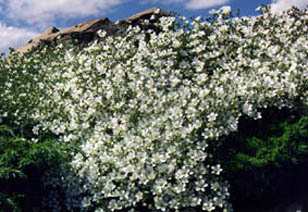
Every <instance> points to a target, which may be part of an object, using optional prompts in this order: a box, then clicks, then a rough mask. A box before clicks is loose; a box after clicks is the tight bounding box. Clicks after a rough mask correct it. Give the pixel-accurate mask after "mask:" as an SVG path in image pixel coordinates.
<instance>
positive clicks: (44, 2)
mask: <svg viewBox="0 0 308 212" xmlns="http://www.w3.org/2000/svg"><path fill="white" fill-rule="evenodd" d="M268 4H270V5H272V8H273V11H274V12H280V11H283V10H285V9H288V8H290V7H291V6H292V5H295V6H297V7H299V8H301V9H304V8H306V7H307V5H308V1H307V0H0V32H1V33H0V52H7V51H8V47H13V48H18V47H19V46H21V45H23V44H25V43H26V42H27V41H28V40H30V39H31V38H33V37H35V36H37V35H38V34H40V33H41V32H42V31H44V30H45V29H47V28H49V27H51V26H55V27H57V28H59V29H64V28H67V27H71V26H73V25H75V24H78V23H82V22H84V21H87V20H90V19H95V18H103V17H108V18H109V19H110V20H112V21H117V20H121V19H124V18H127V17H129V16H131V15H134V14H136V13H138V12H141V11H143V10H146V9H149V8H151V7H154V6H157V7H159V8H161V9H163V10H166V11H176V12H177V13H179V14H181V15H184V16H186V17H190V16H203V17H206V16H208V15H209V14H208V13H209V11H210V10H211V9H218V8H220V7H222V6H225V5H229V6H231V8H232V10H233V11H234V12H235V11H236V10H237V9H239V10H240V12H241V15H243V16H254V15H257V13H256V12H255V9H256V8H257V7H258V6H260V5H268Z"/></svg>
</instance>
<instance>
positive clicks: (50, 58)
mask: <svg viewBox="0 0 308 212" xmlns="http://www.w3.org/2000/svg"><path fill="white" fill-rule="evenodd" d="M259 9H260V11H261V15H260V16H257V17H242V18H238V17H233V16H232V14H231V10H230V8H229V7H222V8H221V9H220V10H218V11H214V10H213V11H211V14H212V16H211V18H209V19H207V20H204V19H203V18H200V17H197V18H195V19H194V20H193V22H189V21H187V20H185V18H184V17H180V18H179V20H177V19H176V18H175V17H161V18H159V19H158V17H155V16H153V17H152V18H153V19H155V18H157V27H158V28H159V29H161V31H160V32H157V31H152V30H151V29H150V28H146V27H145V29H147V30H142V29H141V28H140V27H138V26H137V27H129V28H128V29H127V31H126V33H125V35H124V36H121V37H120V36H119V37H105V36H106V34H105V33H104V32H103V31H102V32H100V33H99V34H100V36H101V38H102V41H95V42H93V43H91V44H90V45H89V46H88V47H87V48H84V49H77V48H74V47H71V48H66V47H65V46H63V45H60V46H57V47H54V48H46V49H43V50H41V51H35V50H33V51H32V52H29V53H26V54H25V55H24V56H22V57H20V56H18V55H17V54H16V53H12V54H11V56H10V57H9V59H8V60H7V59H3V60H2V61H1V63H0V71H1V75H0V81H1V85H0V99H1V105H0V114H1V117H2V118H3V119H5V118H6V117H10V119H12V120H14V122H13V123H14V124H15V125H16V126H18V127H19V128H21V129H22V128H23V127H24V126H27V125H28V124H29V123H33V124H34V125H33V128H32V131H33V134H34V135H33V142H35V141H37V140H36V139H37V138H38V137H39V136H43V135H44V134H46V133H48V132H50V133H52V134H53V135H54V136H56V137H57V139H58V141H59V142H60V143H61V142H62V143H63V144H64V143H70V144H73V145H75V146H77V147H78V148H80V151H78V152H75V153H74V154H73V156H72V160H71V162H70V165H69V166H66V169H59V174H58V175H57V176H50V179H49V180H48V179H46V181H45V183H46V184H47V185H50V184H52V183H54V184H55V185H57V186H58V185H59V186H60V187H61V186H62V190H61V189H60V190H61V191H63V192H64V193H65V194H63V195H62V196H61V195H60V196H59V198H58V199H57V196H56V195H54V198H55V199H51V200H50V205H48V206H42V207H52V205H54V203H55V202H57V201H64V204H56V206H57V207H62V210H64V211H70V210H82V211H183V210H184V209H188V208H195V209H197V210H202V211H231V204H230V186H229V183H228V182H227V181H226V179H225V178H224V177H223V176H224V175H222V173H223V169H222V167H224V166H225V164H224V160H221V158H219V157H217V156H218V153H221V152H223V151H221V149H219V148H220V147H221V146H224V145H223V144H224V143H225V142H227V141H225V140H224V138H225V137H226V136H229V135H232V133H235V132H237V130H238V127H239V122H240V120H241V118H243V117H249V118H251V119H254V120H260V119H262V116H263V115H264V114H265V115H266V113H263V111H264V110H266V108H276V109H284V110H296V111H300V113H302V111H307V106H308V98H307V97H308V89H307V84H308V72H307V52H308V51H307V50H308V49H307V48H308V40H307V29H308V28H307V26H308V23H307V22H308V12H307V10H303V11H300V10H298V9H296V8H293V9H291V10H289V11H287V12H284V13H281V14H272V13H270V9H269V8H267V7H265V8H259ZM144 24H148V23H147V21H145V23H144ZM263 118H264V117H263ZM267 118H268V117H265V119H267ZM305 120H306V121H305ZM305 120H304V122H305V123H306V122H307V119H305ZM282 122H283V121H282ZM304 126H306V125H304ZM248 130H249V129H248ZM243 137H245V134H243ZM247 137H248V138H247V139H243V140H241V141H240V143H241V145H244V146H245V148H247V149H248V150H249V149H250V150H253V151H257V150H256V148H255V146H253V145H252V144H253V143H254V141H255V140H256V139H258V138H255V140H253V141H252V140H251V139H250V138H249V136H247ZM252 139H254V138H252ZM259 139H260V138H259ZM262 139H264V138H262ZM279 139H280V138H279ZM244 142H247V145H246V144H245V143H244ZM269 142H273V146H272V147H273V148H272V149H276V148H278V147H279V141H278V142H277V141H276V140H275V139H273V140H271V139H269ZM286 142H287V143H288V142H289V141H286ZM242 143H244V144H242ZM259 143H261V145H260V146H262V142H261V141H260V142H259ZM299 143H300V144H301V147H300V148H303V145H304V140H301V139H299ZM290 145H291V146H292V145H293V143H292V142H291V141H290ZM224 147H225V146H224ZM227 150H228V149H225V151H227ZM302 150H303V149H302ZM303 151H304V150H303ZM257 152H258V151H257ZM265 152H266V151H265ZM272 153H273V151H272V152H271V149H269V150H268V154H267V155H271V154H272ZM226 154H227V152H226ZM303 154H304V153H303ZM245 155H246V156H245ZM257 155H258V154H257ZM276 155H277V154H276ZM279 155H281V156H284V152H283V151H282V153H281V154H280V153H279ZM226 156H228V155H226ZM301 156H302V154H301ZM234 157H235V162H237V163H240V165H241V164H244V166H246V165H247V163H250V164H252V165H258V164H260V163H261V165H266V163H269V162H272V161H271V158H274V159H273V160H275V161H276V158H275V155H274V157H265V158H264V160H265V161H264V160H263V158H261V159H260V158H256V157H255V156H254V155H249V154H248V153H247V152H243V153H242V156H241V157H238V155H235V156H234ZM243 157H244V158H245V160H242V161H236V159H241V158H243ZM296 157H297V156H296ZM277 158H279V157H277ZM227 162H228V161H225V163H226V164H227ZM233 162H234V161H233ZM224 168H225V167H224ZM225 169H226V171H227V170H228V169H227V168H225ZM229 171H230V172H231V171H232V170H229ZM225 176H226V175H225ZM57 189H59V188H58V187H57ZM231 195H232V194H231ZM55 210H60V209H59V208H56V209H55Z"/></svg>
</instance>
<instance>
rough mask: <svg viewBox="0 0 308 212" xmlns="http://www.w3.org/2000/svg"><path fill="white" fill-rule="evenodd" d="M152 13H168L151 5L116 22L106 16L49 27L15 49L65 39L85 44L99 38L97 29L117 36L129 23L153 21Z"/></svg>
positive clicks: (27, 49)
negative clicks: (58, 26)
mask: <svg viewBox="0 0 308 212" xmlns="http://www.w3.org/2000/svg"><path fill="white" fill-rule="evenodd" d="M157 11H158V12H157ZM154 14H156V15H159V16H168V15H169V14H168V13H167V12H166V11H163V10H161V9H159V8H157V7H153V8H151V9H148V10H145V11H143V12H140V13H137V14H135V15H133V16H131V17H129V18H126V19H123V20H120V21H118V22H117V24H115V23H113V22H111V21H110V20H109V19H108V18H100V19H94V20H90V21H86V22H84V23H81V24H77V25H75V26H73V27H70V28H67V29H64V30H59V29H57V28H56V27H50V28H48V29H47V30H45V31H44V32H43V33H42V34H40V35H39V36H37V37H35V38H33V39H31V40H30V41H29V42H28V43H27V44H26V45H24V46H21V47H20V48H18V49H17V50H16V51H17V52H19V53H20V54H23V53H25V52H27V51H29V50H31V49H32V48H44V47H46V46H50V45H58V44H60V43H65V42H67V41H72V42H73V43H74V44H78V45H81V46H85V45H86V44H87V43H89V42H91V41H93V40H95V39H98V38H99V37H98V35H97V31H99V30H104V31H106V33H107V34H106V35H107V36H118V35H121V34H123V33H124V32H125V29H126V28H127V27H128V26H129V25H132V26H136V25H140V26H141V22H142V20H145V19H148V20H149V21H151V22H153V20H150V18H151V16H152V15H154ZM141 27H142V26H141ZM152 28H153V30H155V31H157V30H158V29H157V28H156V27H155V26H152Z"/></svg>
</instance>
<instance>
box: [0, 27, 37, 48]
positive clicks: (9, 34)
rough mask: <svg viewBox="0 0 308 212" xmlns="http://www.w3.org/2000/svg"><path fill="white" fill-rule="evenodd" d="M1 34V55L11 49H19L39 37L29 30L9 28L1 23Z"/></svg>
mask: <svg viewBox="0 0 308 212" xmlns="http://www.w3.org/2000/svg"><path fill="white" fill-rule="evenodd" d="M0 32H1V33H0V41H1V42H0V53H2V52H5V53H8V50H9V47H12V48H17V47H19V46H21V45H24V44H26V43H27V41H29V40H30V39H31V38H33V37H35V36H37V35H38V33H37V32H34V31H31V30H28V29H22V28H16V27H11V26H7V25H5V24H4V23H1V22H0Z"/></svg>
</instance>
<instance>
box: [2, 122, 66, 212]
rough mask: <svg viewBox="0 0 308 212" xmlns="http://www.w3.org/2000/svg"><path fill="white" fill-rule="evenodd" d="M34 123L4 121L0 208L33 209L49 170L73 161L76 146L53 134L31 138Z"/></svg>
mask: <svg viewBox="0 0 308 212" xmlns="http://www.w3.org/2000/svg"><path fill="white" fill-rule="evenodd" d="M30 132H31V130H30V127H25V128H24V129H22V130H21V129H20V128H19V127H17V126H13V125H11V124H10V123H9V121H4V122H2V125H0V146H1V148H0V188H1V190H0V211H1V212H2V211H3V212H4V211H14V212H15V211H16V212H18V211H33V209H34V208H36V207H39V206H40V205H41V202H42V198H43V196H44V194H46V192H48V191H46V188H45V187H44V185H43V177H44V174H45V173H46V171H47V170H54V171H55V172H57V171H58V170H59V168H60V165H61V164H63V163H65V162H68V161H70V156H69V152H70V151H72V147H71V146H69V145H66V144H60V143H59V142H58V140H57V138H56V137H55V136H54V135H52V134H45V135H44V136H39V140H38V142H37V143H35V142H33V141H30V140H29V138H30V136H31V133H30Z"/></svg>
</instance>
